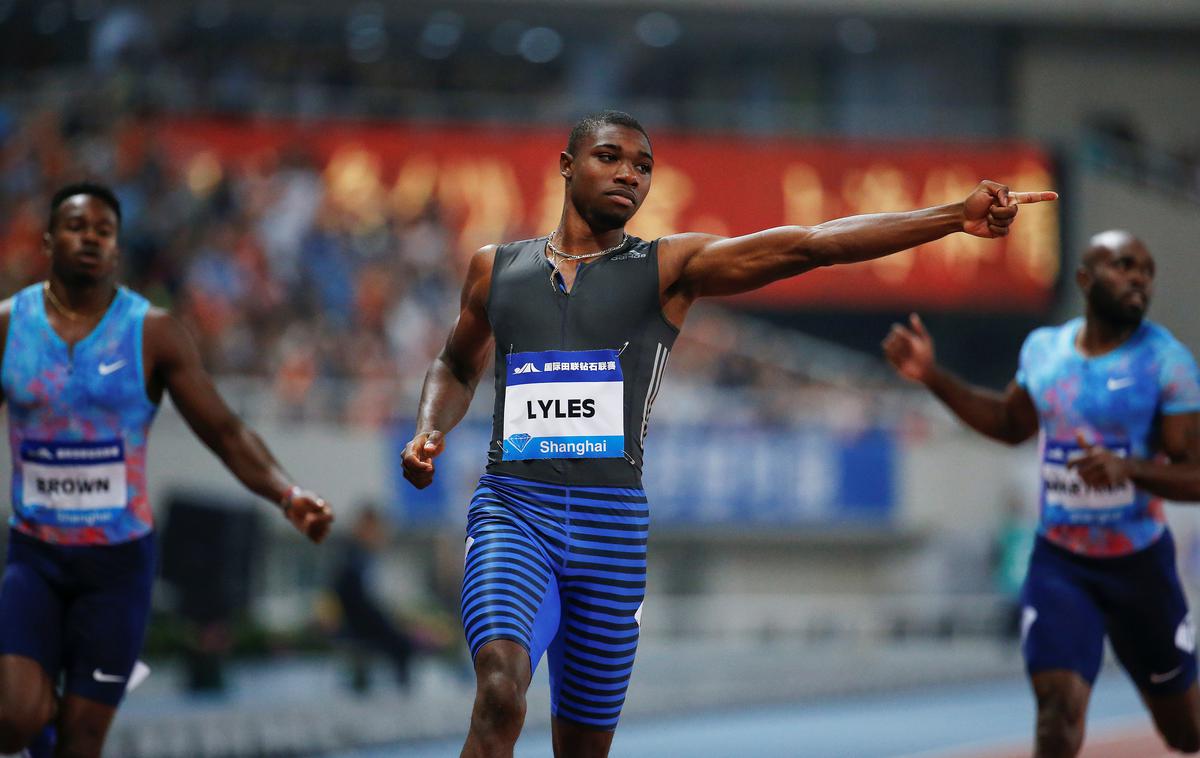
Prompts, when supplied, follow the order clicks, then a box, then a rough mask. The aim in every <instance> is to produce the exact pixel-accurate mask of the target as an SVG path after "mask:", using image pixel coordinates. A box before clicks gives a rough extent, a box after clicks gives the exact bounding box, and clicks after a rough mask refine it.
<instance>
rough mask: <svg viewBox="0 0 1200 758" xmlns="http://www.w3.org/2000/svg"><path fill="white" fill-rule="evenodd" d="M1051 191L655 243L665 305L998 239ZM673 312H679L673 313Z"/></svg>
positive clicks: (988, 189)
mask: <svg viewBox="0 0 1200 758" xmlns="http://www.w3.org/2000/svg"><path fill="white" fill-rule="evenodd" d="M1057 197H1058V195H1057V194H1056V193H1054V192H1010V191H1009V189H1008V187H1006V186H1004V185H1003V184H997V183H996V182H988V181H985V182H981V183H980V184H979V186H978V187H976V188H975V190H974V191H973V192H972V193H971V194H970V195H968V196H967V198H966V199H965V200H963V201H962V202H961V203H953V204H950V205H942V206H938V207H935V208H926V209H924V210H917V211H909V212H905V213H874V214H869V215H864V216H849V217H847V218H840V219H836V220H833V221H827V222H825V223H823V224H819V225H817V226H811V227H809V226H781V227H777V228H775V229H767V230H765V231H761V232H756V233H754V234H748V235H745V236H743V237H729V238H726V237H715V236H712V235H705V234H679V235H673V236H671V237H666V238H664V239H663V240H662V242H661V243H660V244H659V256H660V261H661V262H660V266H661V274H662V276H661V277H660V278H661V281H662V282H663V292H664V301H665V302H668V303H669V302H670V301H672V300H683V301H685V303H684V305H685V306H686V305H688V304H690V302H691V301H692V300H695V299H696V298H698V297H707V296H712V295H734V294H737V293H740V292H748V291H750V290H753V289H757V288H758V287H762V286H763V285H766V284H770V283H771V282H774V281H777V280H779V279H785V278H787V277H791V276H796V275H797V274H802V273H804V272H805V271H809V270H811V269H814V268H817V267H819V266H832V265H836V264H841V263H858V262H860V261H867V260H872V259H874V258H881V257H883V256H885V255H890V254H892V253H896V252H899V251H901V250H907V249H909V248H912V247H916V246H918V245H921V244H924V243H926V242H932V241H933V240H936V239H941V238H942V237H945V236H946V235H947V234H951V233H954V232H966V233H967V234H972V235H974V236H977V237H986V238H992V237H1003V236H1005V235H1006V234H1008V227H1009V225H1010V224H1012V222H1013V219H1014V218H1015V217H1016V215H1017V207H1018V205H1019V204H1027V203H1037V202H1041V201H1044V200H1054V199H1056V198H1057ZM671 310H676V309H675V308H672V309H671Z"/></svg>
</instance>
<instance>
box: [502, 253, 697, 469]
mask: <svg viewBox="0 0 1200 758" xmlns="http://www.w3.org/2000/svg"><path fill="white" fill-rule="evenodd" d="M545 247H546V238H545V237H539V238H537V239H532V240H524V241H521V242H511V243H508V244H504V245H501V246H500V247H499V248H498V249H497V250H496V257H495V261H494V262H493V267H492V284H491V292H490V293H489V297H488V304H487V313H488V320H489V321H490V322H491V326H492V332H493V333H494V334H495V337H496V405H495V412H494V414H493V416H492V441H491V445H490V446H489V448H488V467H487V470H488V472H489V473H492V474H507V475H510V476H519V477H524V478H527V479H533V480H536V481H542V482H550V483H555V484H567V485H576V486H614V487H640V486H641V473H642V443H643V441H644V439H645V437H646V424H647V421H648V420H649V418H650V409H651V406H653V404H654V398H655V396H656V395H657V394H658V390H659V387H660V386H661V384H662V379H663V373H664V371H665V369H666V365H667V355H668V353H669V351H670V349H671V346H672V345H673V344H674V342H675V337H676V336H677V335H678V333H679V332H678V330H677V329H676V328H675V327H674V326H672V325H671V324H670V323H669V322H668V321H667V320H666V317H665V316H663V313H662V305H661V302H660V299H659V283H658V242H657V241H654V242H647V241H645V240H641V239H638V238H637V237H630V238H629V241H628V243H627V244H626V245H625V246H624V247H623V248H621V249H620V250H617V251H615V252H613V253H610V254H609V255H606V256H604V257H602V258H599V259H597V260H594V261H592V262H590V263H588V264H586V265H581V266H580V267H579V270H578V273H577V275H576V278H575V282H574V286H573V287H572V288H571V291H570V292H569V293H565V292H563V291H562V290H561V288H560V287H559V286H558V284H557V283H555V284H552V283H551V279H550V273H551V270H552V269H551V266H550V262H549V261H548V260H547V259H546V255H545Z"/></svg>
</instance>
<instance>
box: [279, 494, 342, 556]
mask: <svg viewBox="0 0 1200 758" xmlns="http://www.w3.org/2000/svg"><path fill="white" fill-rule="evenodd" d="M283 515H284V516H285V517H286V518H287V520H288V521H290V522H291V524H292V526H294V527H296V531H298V532H300V533H301V534H303V535H304V536H305V537H308V538H309V539H310V540H312V541H313V542H317V543H319V542H320V541H321V540H323V539H325V535H327V534H329V528H330V527H331V526H332V525H333V509H332V508H330V507H329V503H327V502H325V499H324V498H322V497H321V496H320V495H318V494H317V493H315V492H312V491H310V490H305V489H300V488H299V487H292V488H291V489H290V490H288V492H287V494H286V495H284V496H283Z"/></svg>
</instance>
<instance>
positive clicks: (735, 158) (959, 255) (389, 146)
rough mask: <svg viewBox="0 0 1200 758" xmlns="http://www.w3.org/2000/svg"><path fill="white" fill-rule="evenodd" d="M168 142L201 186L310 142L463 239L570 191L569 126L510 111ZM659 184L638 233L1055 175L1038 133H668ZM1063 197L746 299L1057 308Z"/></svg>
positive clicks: (376, 195) (460, 250)
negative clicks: (977, 233) (478, 117)
mask: <svg viewBox="0 0 1200 758" xmlns="http://www.w3.org/2000/svg"><path fill="white" fill-rule="evenodd" d="M162 126H163V130H162V133H161V137H162V139H163V140H164V142H165V143H166V144H165V147H166V148H167V149H168V152H169V153H170V155H171V156H172V159H173V160H174V161H175V162H176V165H177V167H178V168H179V169H180V170H181V171H183V172H184V173H185V176H186V178H187V181H188V183H189V184H190V185H191V186H193V188H194V189H201V190H202V189H203V188H204V187H205V186H206V185H211V184H212V183H214V182H215V181H217V180H219V179H220V177H221V175H222V173H223V172H225V171H228V170H230V169H231V168H237V169H238V170H242V169H246V170H255V168H256V167H259V166H261V165H262V164H264V163H266V164H271V163H274V162H276V161H278V160H280V159H281V157H282V156H284V155H286V154H288V153H289V152H292V153H294V152H295V151H296V150H298V149H299V150H302V151H303V152H304V153H306V154H307V155H309V156H310V157H311V158H313V159H315V160H316V161H317V162H318V164H319V166H320V167H321V170H322V171H323V172H324V178H325V182H326V191H327V196H328V198H329V200H330V201H331V202H333V203H335V204H336V205H337V206H339V208H340V209H341V210H342V211H343V212H344V213H346V214H349V216H350V218H352V219H353V220H354V222H355V223H358V224H362V225H364V226H371V225H375V224H380V223H383V222H384V221H386V220H387V219H389V218H393V217H397V216H399V217H401V218H403V217H407V216H412V215H415V214H416V213H418V212H420V211H421V209H422V208H425V207H427V206H428V205H429V204H430V203H431V202H436V204H437V205H438V207H439V208H440V209H441V212H442V213H443V215H444V217H445V218H446V219H447V220H448V221H449V222H450V225H451V227H452V229H453V230H454V233H455V235H456V238H455V248H456V249H455V250H453V251H451V252H452V253H453V254H456V255H460V256H465V255H469V253H470V252H471V251H473V250H475V249H477V248H478V247H479V246H481V245H484V244H487V243H491V242H501V241H504V240H509V239H521V238H524V237H529V236H534V235H538V234H546V233H549V232H550V231H551V230H553V229H554V227H555V226H556V224H557V222H558V217H559V213H560V209H561V204H562V178H561V177H560V176H559V174H558V153H559V151H560V150H561V149H562V148H563V146H564V143H565V141H566V133H567V131H568V129H567V128H566V127H565V126H564V128H563V129H561V130H558V131H548V130H545V129H540V128H539V129H527V128H517V127H499V126H487V127H485V126H444V125H418V124H397V125H392V124H389V125H382V124H363V123H342V122H336V123H322V124H317V125H312V124H309V125H300V124H297V123H295V122H290V121H281V122H254V123H229V122H220V121H191V120H189V121H172V122H168V123H166V124H163V125H162ZM651 140H652V143H653V147H654V153H655V168H654V178H653V189H652V190H651V192H650V196H649V198H648V199H647V200H646V202H645V204H644V205H643V207H642V209H641V210H640V211H639V213H638V215H637V216H636V217H635V218H634V222H633V223H632V224H631V225H630V226H629V231H630V232H631V233H634V234H637V235H639V236H641V237H645V238H654V237H658V236H662V235H665V234H671V233H674V232H680V231H699V232H710V233H714V234H722V235H736V234H744V233H747V232H752V231H756V230H759V229H764V228H768V227H772V226H779V225H783V224H806V225H811V224H816V223H819V222H821V221H825V220H828V219H832V218H836V217H839V216H846V215H851V214H858V213H874V212H880V211H896V210H908V209H912V208H919V207H924V206H929V205H938V204H942V203H948V202H955V201H958V200H961V199H962V198H963V197H965V196H966V194H967V193H968V192H969V191H970V190H971V189H972V188H973V187H974V186H975V184H976V182H977V181H978V180H979V179H982V178H988V179H994V180H997V181H1001V182H1005V183H1007V184H1009V185H1010V186H1012V187H1013V188H1015V189H1021V190H1043V189H1054V188H1055V183H1054V178H1053V175H1052V170H1051V161H1050V158H1049V156H1047V154H1046V153H1045V152H1043V151H1042V150H1040V149H1038V148H1037V147H1034V146H1031V145H1028V144H1022V143H972V144H934V143H886V144H884V143H880V144H875V143H861V142H824V141H808V140H800V139H750V138H744V137H715V136H695V135H689V136H680V135H674V134H665V133H663V134H660V133H652V134H651ZM1058 213H1059V206H1058V204H1056V203H1044V204H1041V205H1036V206H1026V207H1023V208H1022V209H1021V211H1020V218H1019V220H1018V222H1017V223H1016V224H1015V226H1014V227H1013V232H1012V234H1011V235H1010V236H1009V237H1008V238H1007V239H1003V240H982V239H976V238H973V237H969V236H967V235H964V234H956V235H952V236H951V237H947V238H946V239H944V240H941V241H939V242H936V243H932V244H928V245H923V246H921V247H920V248H918V249H916V250H913V251H908V252H905V253H901V254H899V255H894V256H890V257H888V258H884V259H880V260H878V261H873V262H870V263H865V264H857V265H852V266H837V267H834V268H828V269H821V270H818V271H813V272H810V273H808V274H805V275H804V276H800V277H797V278H795V279H791V280H787V281H784V282H778V283H776V284H774V285H772V286H770V287H767V288H765V289H763V290H760V291H758V292H755V293H751V294H749V295H745V296H741V297H740V298H736V299H735V300H737V301H740V302H745V303H746V304H748V305H754V306H759V307H761V306H767V307H778V308H798V307H803V308H897V307H899V308H908V307H913V308H918V307H919V308H941V309H967V310H982V309H986V310H994V311H1041V310H1043V309H1045V308H1047V307H1048V306H1049V305H1050V302H1051V296H1052V288H1053V286H1054V283H1055V280H1056V278H1057V276H1058V272H1059V266H1060V260H1061V256H1060V249H1059V230H1058V215H1057V214H1058Z"/></svg>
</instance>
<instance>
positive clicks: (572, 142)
mask: <svg viewBox="0 0 1200 758" xmlns="http://www.w3.org/2000/svg"><path fill="white" fill-rule="evenodd" d="M610 124H612V125H614V126H625V127H629V128H630V129H637V130H638V131H639V132H641V133H642V136H643V137H645V138H646V141H647V142H649V141H650V135H649V134H646V130H645V129H644V128H642V125H641V124H640V123H638V120H637V119H636V118H634V117H633V116H630V115H629V114H628V113H626V112H625V111H599V112H597V113H589V114H588V115H586V116H584V117H583V118H581V119H579V120H578V121H576V122H575V126H573V127H572V128H571V134H570V136H569V137H567V152H568V153H570V154H571V155H575V151H576V150H577V149H578V148H579V143H580V142H581V141H582V140H583V138H584V137H586V136H588V135H589V134H592V133H594V132H595V131H596V130H597V129H599V128H600V127H602V126H608V125H610Z"/></svg>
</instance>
